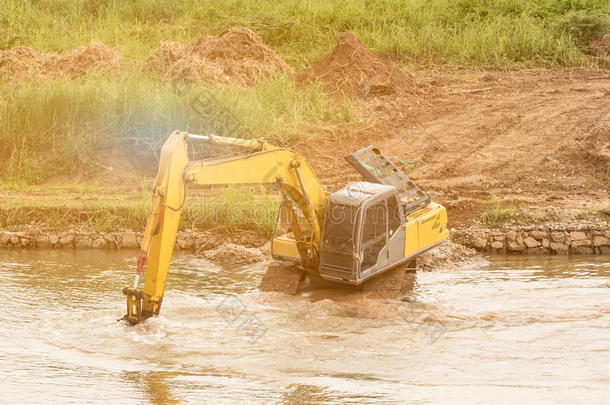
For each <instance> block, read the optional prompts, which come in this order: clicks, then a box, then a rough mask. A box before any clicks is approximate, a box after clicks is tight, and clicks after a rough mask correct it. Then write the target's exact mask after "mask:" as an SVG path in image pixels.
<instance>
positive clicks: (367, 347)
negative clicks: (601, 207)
mask: <svg viewBox="0 0 610 405" xmlns="http://www.w3.org/2000/svg"><path fill="white" fill-rule="evenodd" d="M134 264H135V261H134V257H133V254H131V253H125V252H97V251H87V252H84V251H72V252H68V251H58V250H54V251H17V250H14V251H0V269H1V271H0V302H2V305H1V306H0V370H1V371H2V372H3V378H2V379H1V380H0V392H2V395H3V397H2V400H3V401H5V402H8V403H24V402H32V403H40V402H48V401H49V400H52V401H53V402H58V403H75V404H80V403H83V402H89V403H104V404H107V403H129V404H130V403H153V404H176V403H197V404H198V403H209V402H213V403H235V402H246V403H282V404H291V403H295V404H298V403H354V404H355V403H358V404H361V403H379V402H383V403H404V402H423V403H455V402H464V401H467V402H469V403H485V404H486V403H490V402H514V401H517V400H519V401H521V402H550V403H561V402H565V403H571V402H578V403H583V402H589V403H601V402H603V401H602V400H603V399H604V398H605V397H606V396H607V395H608V394H610V392H609V391H608V387H610V379H609V378H608V375H609V373H608V364H610V355H609V353H610V351H609V350H608V349H609V343H608V332H609V330H608V329H609V325H610V288H608V287H609V286H610V263H608V260H607V259H605V258H603V257H571V258H565V257H564V258H558V257H534V258H531V257H510V258H505V257H495V258H491V259H490V261H489V262H488V263H479V264H476V265H472V266H466V267H463V268H460V269H457V270H451V271H437V272H430V273H427V272H420V273H417V274H415V275H413V274H412V275H408V276H407V277H406V278H405V279H404V280H402V281H401V285H403V286H404V287H405V288H404V290H403V291H398V292H397V291H395V285H396V282H395V280H394V281H392V278H391V277H390V279H389V280H386V282H383V280H379V282H378V283H377V284H376V285H372V286H369V287H368V288H365V289H364V290H363V291H350V290H344V289H343V290H324V291H321V290H310V291H305V292H304V293H303V294H301V295H298V296H286V295H282V294H276V293H261V292H258V291H257V289H256V286H257V283H258V281H259V280H260V278H261V275H262V273H263V272H264V269H265V266H264V264H260V265H256V266H254V267H248V268H245V267H244V268H238V269H231V270H228V269H222V268H220V267H218V266H215V265H213V264H211V263H209V262H207V261H205V260H203V259H198V258H195V257H192V256H177V257H175V259H174V262H173V266H172V273H171V275H170V279H169V280H168V286H167V293H166V296H165V299H164V307H163V310H162V316H160V317H157V318H153V319H150V320H148V321H147V322H145V323H143V324H140V325H137V326H135V327H128V326H125V325H124V324H123V323H120V322H116V319H117V318H119V317H121V316H122V315H123V311H124V308H123V299H122V298H123V297H122V294H121V288H122V287H123V284H125V283H128V282H129V281H130V280H131V273H132V271H133V270H134ZM227 300H231V302H233V301H234V302H237V303H238V304H239V305H231V306H230V308H231V309H232V312H230V313H229V312H227ZM252 319H255V320H257V322H259V323H258V324H257V325H258V326H259V327H260V328H257V330H258V331H264V333H262V334H260V336H259V338H257V339H252V334H250V332H251V325H253V323H252V322H251V320H252ZM600 399H602V400H600Z"/></svg>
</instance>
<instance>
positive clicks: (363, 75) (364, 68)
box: [303, 32, 415, 97]
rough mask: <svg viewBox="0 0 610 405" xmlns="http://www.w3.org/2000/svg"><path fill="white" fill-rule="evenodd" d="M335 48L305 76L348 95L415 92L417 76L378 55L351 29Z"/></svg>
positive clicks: (341, 34)
mask: <svg viewBox="0 0 610 405" xmlns="http://www.w3.org/2000/svg"><path fill="white" fill-rule="evenodd" d="M336 43H337V44H336V46H335V49H333V51H332V52H331V53H330V54H328V55H327V56H326V58H324V59H323V60H322V61H321V62H319V63H317V64H316V65H314V66H313V67H312V68H311V69H309V70H307V71H305V72H304V73H303V75H304V76H305V79H314V80H320V81H321V82H323V83H324V85H325V86H326V88H327V89H328V90H329V91H331V92H334V93H342V94H344V95H346V96H348V97H353V96H361V97H369V96H382V95H388V94H395V93H402V92H412V91H413V90H414V89H415V82H414V81H413V78H412V77H411V76H410V75H409V74H408V73H406V72H404V71H402V70H401V69H399V68H397V67H396V66H394V65H393V64H391V63H390V62H386V61H384V60H382V59H380V58H378V57H377V56H375V55H374V54H373V53H372V52H371V51H370V50H369V49H368V48H367V47H366V46H365V45H364V44H363V43H362V41H361V40H360V38H358V37H357V36H356V35H354V34H352V33H351V32H342V33H340V34H338V35H337V37H336Z"/></svg>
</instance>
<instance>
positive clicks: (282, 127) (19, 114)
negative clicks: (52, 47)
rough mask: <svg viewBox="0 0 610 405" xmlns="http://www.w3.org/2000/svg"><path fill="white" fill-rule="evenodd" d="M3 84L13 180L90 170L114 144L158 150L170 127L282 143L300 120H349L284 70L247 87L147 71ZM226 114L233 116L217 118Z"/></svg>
mask: <svg viewBox="0 0 610 405" xmlns="http://www.w3.org/2000/svg"><path fill="white" fill-rule="evenodd" d="M7 86H8V85H7ZM8 90H9V91H6V92H3V93H0V127H1V128H2V132H1V133H0V143H1V144H2V149H0V178H4V179H5V180H6V181H12V182H26V183H42V182H45V181H47V180H48V179H50V178H52V177H54V176H57V175H61V174H67V173H71V174H76V173H85V174H86V173H94V172H96V171H99V168H100V167H105V168H107V167H109V166H110V165H111V163H110V162H108V160H107V156H108V154H109V153H110V151H112V150H113V148H115V147H116V146H117V145H119V146H120V147H122V148H128V147H130V145H135V144H137V143H138V142H139V145H141V144H143V143H144V144H149V145H150V146H151V148H152V150H158V148H159V146H160V145H161V144H162V142H163V141H164V140H165V139H166V138H167V136H168V135H169V133H171V131H173V130H174V129H183V130H188V131H190V132H193V133H208V132H213V133H216V134H218V135H227V136H232V135H235V133H234V129H235V128H239V129H240V132H239V134H240V136H246V137H254V138H259V137H265V138H267V139H270V140H272V141H273V142H276V143H279V144H285V143H289V142H291V140H294V139H295V138H297V137H298V136H299V135H300V133H301V131H300V126H301V125H302V124H303V123H305V122H307V123H341V122H346V121H349V120H350V119H351V115H350V114H351V113H350V111H351V110H350V106H349V104H348V103H344V104H341V103H339V104H338V105H337V103H336V102H333V105H334V106H331V105H330V104H329V102H328V100H327V97H326V96H325V94H324V93H323V92H322V90H321V89H320V88H319V86H317V85H311V86H306V87H297V85H296V84H295V83H294V82H293V81H291V80H289V79H288V78H286V77H277V78H272V79H269V80H267V81H263V82H261V83H259V84H258V85H257V86H255V87H252V88H246V89H244V88H241V87H239V86H236V85H224V86H220V85H217V86H208V87H202V86H192V87H191V88H190V91H188V92H186V91H184V92H177V91H175V89H174V88H173V87H172V85H170V84H162V83H161V82H160V81H159V78H158V77H156V76H155V75H152V74H151V75H147V74H144V73H140V72H138V73H134V74H125V75H122V76H121V77H119V78H108V77H105V76H103V75H96V74H92V75H89V76H87V77H86V78H84V79H82V80H81V81H71V80H68V79H56V80H48V79H46V80H44V79H40V80H35V81H22V82H19V83H17V84H14V85H12V87H10V88H8ZM200 94H206V95H207V96H206V97H208V100H210V99H211V100H213V102H209V103H207V104H206V107H205V109H204V110H203V111H202V109H201V108H198V107H197V106H196V104H195V103H194V100H195V98H196V97H197V96H198V95H200ZM227 113H228V114H229V115H230V117H231V118H230V119H229V120H228V121H227V120H226V119H221V118H226V116H227ZM153 173H154V172H153Z"/></svg>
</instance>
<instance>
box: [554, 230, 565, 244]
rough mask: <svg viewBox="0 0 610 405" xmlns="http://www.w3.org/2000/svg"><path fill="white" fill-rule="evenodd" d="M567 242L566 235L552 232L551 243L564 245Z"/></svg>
mask: <svg viewBox="0 0 610 405" xmlns="http://www.w3.org/2000/svg"><path fill="white" fill-rule="evenodd" d="M565 240H566V235H565V234H564V233H563V232H551V241H553V242H558V243H563V242H565Z"/></svg>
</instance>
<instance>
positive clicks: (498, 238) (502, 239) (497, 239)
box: [493, 235, 506, 242]
mask: <svg viewBox="0 0 610 405" xmlns="http://www.w3.org/2000/svg"><path fill="white" fill-rule="evenodd" d="M504 239H506V237H505V236H504V235H500V236H494V237H493V240H494V241H495V242H504Z"/></svg>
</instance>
